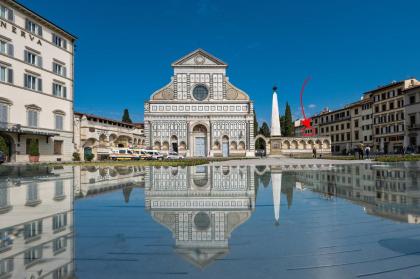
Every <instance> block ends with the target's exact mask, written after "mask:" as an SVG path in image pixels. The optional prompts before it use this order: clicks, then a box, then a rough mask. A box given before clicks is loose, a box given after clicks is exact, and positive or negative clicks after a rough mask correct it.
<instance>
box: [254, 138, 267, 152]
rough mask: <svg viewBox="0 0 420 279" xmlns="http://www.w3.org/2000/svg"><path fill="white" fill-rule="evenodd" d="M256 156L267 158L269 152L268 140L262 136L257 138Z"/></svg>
mask: <svg viewBox="0 0 420 279" xmlns="http://www.w3.org/2000/svg"><path fill="white" fill-rule="evenodd" d="M255 155H256V156H266V155H268V152H267V139H266V138H265V137H264V136H262V135H257V136H256V137H255Z"/></svg>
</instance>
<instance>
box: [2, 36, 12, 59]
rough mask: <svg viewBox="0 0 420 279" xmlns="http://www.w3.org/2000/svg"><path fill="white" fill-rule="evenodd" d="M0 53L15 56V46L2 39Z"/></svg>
mask: <svg viewBox="0 0 420 279" xmlns="http://www.w3.org/2000/svg"><path fill="white" fill-rule="evenodd" d="M0 53H2V54H5V55H8V56H13V55H14V48H13V45H12V44H11V43H10V42H7V41H6V40H1V39H0Z"/></svg>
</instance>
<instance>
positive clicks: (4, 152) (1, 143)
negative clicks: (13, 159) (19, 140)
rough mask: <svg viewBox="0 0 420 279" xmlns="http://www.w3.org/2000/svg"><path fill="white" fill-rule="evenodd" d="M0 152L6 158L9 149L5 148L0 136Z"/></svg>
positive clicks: (5, 145) (4, 142)
mask: <svg viewBox="0 0 420 279" xmlns="http://www.w3.org/2000/svg"><path fill="white" fill-rule="evenodd" d="M0 151H1V152H3V154H5V155H6V156H7V155H9V154H8V153H9V149H8V148H7V144H6V141H5V140H4V138H3V137H2V136H0Z"/></svg>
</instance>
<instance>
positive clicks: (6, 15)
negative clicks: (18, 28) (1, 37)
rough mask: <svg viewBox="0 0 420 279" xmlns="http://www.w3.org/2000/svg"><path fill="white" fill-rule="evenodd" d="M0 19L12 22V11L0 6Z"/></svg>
mask: <svg viewBox="0 0 420 279" xmlns="http://www.w3.org/2000/svg"><path fill="white" fill-rule="evenodd" d="M0 17H1V18H2V19H6V20H10V21H14V15H13V10H12V9H9V8H8V7H6V6H3V5H1V4H0Z"/></svg>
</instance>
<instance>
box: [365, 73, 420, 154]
mask: <svg viewBox="0 0 420 279" xmlns="http://www.w3.org/2000/svg"><path fill="white" fill-rule="evenodd" d="M418 84H420V83H419V82H418V81H417V80H416V79H414V78H411V79H406V80H402V81H399V82H392V83H390V84H388V85H385V86H382V87H379V88H377V89H375V90H372V91H369V92H366V93H365V94H364V95H365V96H366V95H368V96H369V98H371V99H372V102H373V104H372V106H373V112H372V113H373V115H372V116H373V129H372V135H373V147H374V150H375V151H379V152H383V153H398V152H402V151H403V149H404V147H406V146H404V136H405V120H404V118H405V111H404V110H405V106H404V92H405V90H407V89H409V88H411V87H413V86H416V85H418Z"/></svg>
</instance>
